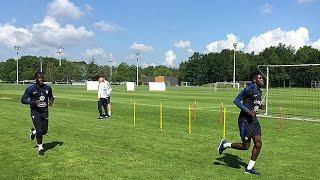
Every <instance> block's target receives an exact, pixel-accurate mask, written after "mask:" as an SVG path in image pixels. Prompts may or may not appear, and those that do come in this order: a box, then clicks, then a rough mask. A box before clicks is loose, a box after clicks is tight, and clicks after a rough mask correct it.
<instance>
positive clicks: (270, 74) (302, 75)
mask: <svg viewBox="0 0 320 180" xmlns="http://www.w3.org/2000/svg"><path fill="white" fill-rule="evenodd" d="M258 68H259V69H260V71H261V72H262V73H263V74H264V76H265V78H266V81H265V89H264V90H263V93H264V98H263V100H262V101H263V103H264V104H265V111H264V112H263V115H266V116H271V117H272V116H273V117H279V116H280V108H282V109H283V110H284V118H286V119H292V120H305V121H316V122H320V89H319V81H320V64H299V65H260V66H258Z"/></svg>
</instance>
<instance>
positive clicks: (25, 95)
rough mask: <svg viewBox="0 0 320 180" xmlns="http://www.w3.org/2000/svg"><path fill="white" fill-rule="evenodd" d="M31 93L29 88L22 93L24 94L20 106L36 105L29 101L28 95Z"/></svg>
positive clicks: (34, 102)
mask: <svg viewBox="0 0 320 180" xmlns="http://www.w3.org/2000/svg"><path fill="white" fill-rule="evenodd" d="M31 93H32V91H31V89H30V88H27V89H26V90H25V91H24V94H23V95H22V97H21V103H22V104H29V105H31V104H36V103H37V102H36V101H30V95H31Z"/></svg>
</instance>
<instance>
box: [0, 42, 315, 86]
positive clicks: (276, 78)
mask: <svg viewBox="0 0 320 180" xmlns="http://www.w3.org/2000/svg"><path fill="white" fill-rule="evenodd" d="M233 57H234V51H233V50H230V49H224V50H222V51H221V52H217V53H197V52H196V53H194V54H193V55H192V56H190V57H189V58H188V59H187V60H185V61H183V62H182V63H180V65H179V68H171V67H166V66H163V65H160V66H149V67H145V68H142V67H139V79H140V80H142V79H143V78H144V77H147V76H175V77H178V78H179V80H180V81H185V82H189V83H190V84H191V85H204V84H208V83H215V82H223V81H227V82H231V81H232V79H233ZM40 60H42V67H43V72H44V73H45V74H46V79H47V81H51V82H67V81H83V80H97V78H98V77H99V76H100V75H106V76H109V74H110V66H107V65H105V66H99V65H98V64H96V63H95V62H94V61H91V62H89V63H86V62H85V61H77V62H72V61H68V60H62V66H59V60H58V59H55V58H51V57H36V56H22V57H21V58H20V59H19V80H31V79H34V77H33V76H34V72H35V71H36V70H38V69H40ZM272 64H277V65H278V64H320V51H319V50H318V49H315V48H312V47H310V46H304V47H301V48H299V49H298V50H295V49H294V48H293V47H291V46H286V45H284V44H279V45H278V46H275V47H269V48H266V49H265V50H264V51H262V52H260V53H259V54H254V53H253V52H252V53H245V52H243V51H236V80H237V81H248V80H249V74H250V72H252V71H253V70H256V69H257V67H258V65H272ZM260 70H261V71H262V72H263V73H266V69H265V67H261V68H260ZM111 71H112V72H111V74H112V76H111V79H110V80H111V81H112V82H124V81H135V80H136V66H135V65H129V64H127V63H121V64H119V65H118V66H112V67H111ZM269 74H270V77H269V78H270V83H271V85H272V86H276V87H280V86H293V87H308V86H310V84H311V81H320V66H316V67H290V68H289V67H278V68H270V73H269ZM0 80H2V81H7V82H15V81H16V60H15V59H8V60H6V61H4V62H0Z"/></svg>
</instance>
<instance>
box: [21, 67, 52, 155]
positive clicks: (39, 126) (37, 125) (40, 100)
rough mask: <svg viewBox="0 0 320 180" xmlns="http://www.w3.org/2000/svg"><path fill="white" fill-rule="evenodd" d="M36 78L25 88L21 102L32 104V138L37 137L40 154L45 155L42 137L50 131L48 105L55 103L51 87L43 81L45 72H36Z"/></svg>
mask: <svg viewBox="0 0 320 180" xmlns="http://www.w3.org/2000/svg"><path fill="white" fill-rule="evenodd" d="M35 79H36V83H35V84H33V85H31V86H29V87H28V88H27V89H26V90H25V92H24V94H23V96H22V98H21V103H23V104H29V105H30V110H31V118H32V122H33V125H34V128H32V129H31V130H30V139H31V140H34V138H36V139H37V143H38V152H39V155H44V148H43V145H42V139H43V135H45V134H46V133H47V131H48V118H49V114H48V106H51V105H52V104H53V101H54V98H53V94H52V89H51V87H50V86H48V85H46V84H44V83H43V81H44V74H43V73H42V72H36V73H35Z"/></svg>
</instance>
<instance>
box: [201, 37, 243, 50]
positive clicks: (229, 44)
mask: <svg viewBox="0 0 320 180" xmlns="http://www.w3.org/2000/svg"><path fill="white" fill-rule="evenodd" d="M234 43H237V44H238V45H237V49H242V48H244V43H243V42H240V41H239V38H238V37H237V36H236V35H234V34H232V33H231V34H227V39H226V40H219V41H214V42H211V43H209V44H208V45H207V47H206V49H207V50H206V53H210V52H220V51H222V50H223V49H233V44H234Z"/></svg>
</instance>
